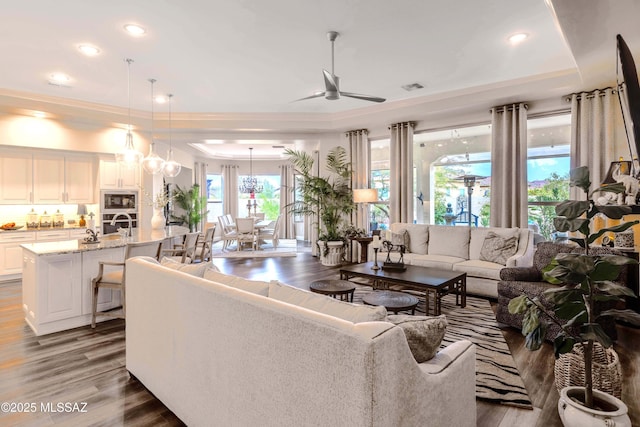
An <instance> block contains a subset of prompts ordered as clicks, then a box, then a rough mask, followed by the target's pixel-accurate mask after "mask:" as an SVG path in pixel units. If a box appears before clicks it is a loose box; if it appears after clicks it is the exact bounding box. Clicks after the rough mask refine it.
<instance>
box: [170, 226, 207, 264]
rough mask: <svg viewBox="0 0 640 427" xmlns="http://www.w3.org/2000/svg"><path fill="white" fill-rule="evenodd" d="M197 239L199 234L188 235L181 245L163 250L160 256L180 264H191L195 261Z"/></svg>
mask: <svg viewBox="0 0 640 427" xmlns="http://www.w3.org/2000/svg"><path fill="white" fill-rule="evenodd" d="M199 238H200V233H188V234H187V235H186V236H185V237H184V242H183V243H182V244H178V245H176V247H174V248H173V249H163V250H162V256H163V257H167V258H170V259H172V260H174V261H178V262H180V263H182V264H191V263H192V262H193V261H194V259H195V253H196V247H197V246H198V239H199Z"/></svg>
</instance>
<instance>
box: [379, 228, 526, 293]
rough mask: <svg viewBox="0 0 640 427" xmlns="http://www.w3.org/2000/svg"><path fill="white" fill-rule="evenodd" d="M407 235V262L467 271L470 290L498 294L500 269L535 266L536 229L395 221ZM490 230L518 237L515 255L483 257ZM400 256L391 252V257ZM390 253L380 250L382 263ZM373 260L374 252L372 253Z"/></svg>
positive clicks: (505, 237) (398, 230) (468, 289)
mask: <svg viewBox="0 0 640 427" xmlns="http://www.w3.org/2000/svg"><path fill="white" fill-rule="evenodd" d="M405 230H406V235H405V243H406V246H407V252H406V253H405V254H404V262H405V264H411V265H421V266H425V267H434V268H442V269H445V270H455V271H461V272H465V273H467V293H469V294H472V295H479V296H486V297H491V298H497V297H498V281H499V280H500V270H502V269H503V268H504V267H530V266H532V265H533V253H534V247H533V232H532V231H531V230H529V229H525V228H495V227H465V226H444V225H427V224H408V223H394V224H391V227H390V231H391V232H393V233H396V237H397V235H398V234H404V232H405ZM489 233H494V234H495V235H497V236H499V237H501V238H503V239H509V238H515V241H516V248H515V253H513V255H511V256H509V257H507V258H505V259H504V264H503V263H499V262H491V261H487V260H485V259H483V258H484V257H483V256H482V252H483V245H484V244H485V239H486V238H487V236H488V235H489ZM398 257H399V255H398V254H395V253H391V260H392V261H396V260H397V259H398ZM385 258H386V253H384V252H378V262H382V261H384V259H385ZM369 260H373V254H372V253H371V252H370V253H369Z"/></svg>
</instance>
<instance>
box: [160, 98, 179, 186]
mask: <svg viewBox="0 0 640 427" xmlns="http://www.w3.org/2000/svg"><path fill="white" fill-rule="evenodd" d="M167 97H168V98H169V153H168V154H167V161H166V162H164V168H163V169H162V174H163V175H164V176H166V177H167V178H173V177H175V176H178V174H179V173H180V170H181V169H182V165H181V164H180V163H178V162H176V161H175V160H173V148H172V145H171V98H173V95H172V94H168V95H167Z"/></svg>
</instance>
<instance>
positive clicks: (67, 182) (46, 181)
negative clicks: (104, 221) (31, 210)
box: [33, 153, 94, 204]
mask: <svg viewBox="0 0 640 427" xmlns="http://www.w3.org/2000/svg"><path fill="white" fill-rule="evenodd" d="M33 181H34V185H33V189H34V191H33V193H34V197H33V203H39V204H57V203H93V202H94V197H93V193H94V191H93V189H94V181H93V158H91V157H84V156H76V155H66V156H64V157H61V156H59V155H55V154H40V153H38V154H35V155H34V156H33Z"/></svg>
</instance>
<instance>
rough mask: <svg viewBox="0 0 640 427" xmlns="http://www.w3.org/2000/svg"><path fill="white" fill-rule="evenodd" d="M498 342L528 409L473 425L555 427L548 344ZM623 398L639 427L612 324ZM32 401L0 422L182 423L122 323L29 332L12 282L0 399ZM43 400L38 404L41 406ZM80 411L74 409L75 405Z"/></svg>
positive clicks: (263, 271) (626, 346)
mask: <svg viewBox="0 0 640 427" xmlns="http://www.w3.org/2000/svg"><path fill="white" fill-rule="evenodd" d="M213 262H214V264H215V265H216V266H218V268H220V269H221V270H222V271H223V272H226V273H233V274H237V275H239V276H243V277H247V278H252V279H261V280H271V279H279V280H281V281H283V282H285V283H289V284H291V285H295V286H299V287H303V288H304V287H306V286H307V285H308V284H309V283H310V282H312V281H313V280H316V279H320V278H338V268H337V267H324V266H322V265H321V264H320V262H319V261H318V260H317V259H316V258H314V257H312V256H311V255H310V254H309V253H301V254H298V256H297V257H296V258H261V259H215V260H214V261H213ZM503 332H504V335H505V339H506V341H507V343H508V345H509V347H510V349H511V352H512V354H513V356H514V360H515V362H516V365H517V366H518V369H519V370H520V374H521V376H522V378H523V380H524V383H525V385H526V387H527V390H528V392H529V396H530V397H531V399H532V401H533V405H534V407H535V409H534V410H533V411H530V410H524V409H517V408H510V407H507V406H503V405H493V404H489V403H485V402H481V401H478V406H477V415H478V426H545V427H552V426H560V425H561V423H560V419H559V417H558V415H557V408H556V404H557V400H558V393H557V392H556V390H555V387H554V386H553V360H554V359H553V349H552V348H551V345H549V344H546V345H545V346H544V347H543V349H541V350H540V351H538V352H530V351H528V350H526V348H524V344H523V338H522V336H521V334H520V333H519V332H518V331H516V330H513V329H505V330H504V331H503ZM616 349H617V350H618V353H619V355H620V359H621V362H622V366H623V377H624V383H623V401H625V403H627V405H628V406H629V410H630V416H631V420H632V423H633V425H640V399H639V396H640V370H639V367H640V330H638V329H633V328H628V327H624V326H620V325H619V340H618V342H617V343H616ZM1 402H12V403H14V404H15V405H16V407H14V408H13V409H22V408H18V407H17V405H18V404H24V403H35V404H36V408H35V409H36V411H35V412H9V413H7V412H2V411H0V426H5V425H7V426H29V427H31V426H49V425H77V426H180V425H183V424H182V422H181V421H180V420H179V419H178V418H177V417H176V416H175V415H173V414H172V413H171V411H169V410H168V409H167V408H166V407H165V406H164V405H163V404H162V402H160V401H159V400H157V399H156V398H155V397H154V396H153V395H152V394H151V393H150V392H149V391H148V390H146V389H145V388H144V386H142V385H141V384H140V383H139V382H138V381H137V380H136V379H135V378H132V377H130V376H129V375H128V373H127V371H126V369H125V346H124V321H122V320H112V321H108V322H103V323H101V324H99V325H98V327H97V328H96V329H95V330H92V329H91V328H90V327H88V326H87V327H83V328H77V329H73V330H70V331H65V332H60V333H56V334H51V335H45V336H41V337H36V336H35V335H34V334H33V333H32V332H31V330H30V329H29V327H28V326H27V325H26V324H25V322H24V316H23V313H22V296H21V288H20V282H19V281H14V282H6V283H0V403H1ZM59 402H62V403H64V402H72V403H73V402H78V403H79V402H86V404H87V405H86V408H85V411H86V412H63V411H57V412H56V411H52V410H51V407H49V408H47V407H46V405H47V404H49V405H53V408H55V407H56V404H57V403H59ZM41 405H45V407H41ZM77 409H78V410H81V409H82V408H77Z"/></svg>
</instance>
